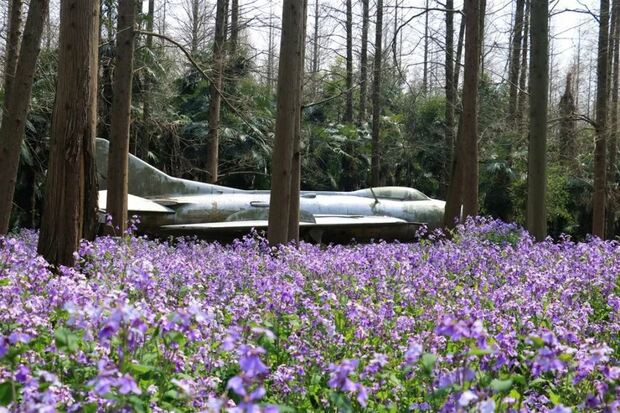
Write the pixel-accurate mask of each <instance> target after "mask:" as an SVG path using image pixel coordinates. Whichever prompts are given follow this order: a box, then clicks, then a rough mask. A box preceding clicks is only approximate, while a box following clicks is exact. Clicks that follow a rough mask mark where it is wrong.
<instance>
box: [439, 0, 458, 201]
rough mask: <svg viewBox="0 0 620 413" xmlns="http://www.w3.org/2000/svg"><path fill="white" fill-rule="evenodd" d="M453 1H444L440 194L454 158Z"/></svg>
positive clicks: (444, 188)
mask: <svg viewBox="0 0 620 413" xmlns="http://www.w3.org/2000/svg"><path fill="white" fill-rule="evenodd" d="M453 10H454V0H446V63H445V66H446V68H445V71H446V115H445V116H446V126H445V131H444V133H445V145H446V148H447V152H448V153H447V156H446V163H445V166H444V177H443V182H444V183H443V184H442V188H443V189H442V192H444V193H445V192H446V191H447V185H448V181H449V179H450V174H451V166H452V158H453V156H454V114H455V110H454V109H455V107H456V85H455V84H454V11H453Z"/></svg>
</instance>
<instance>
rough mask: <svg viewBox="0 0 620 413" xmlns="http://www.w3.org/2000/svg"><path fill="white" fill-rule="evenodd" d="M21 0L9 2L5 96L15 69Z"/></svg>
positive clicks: (20, 18) (19, 31)
mask: <svg viewBox="0 0 620 413" xmlns="http://www.w3.org/2000/svg"><path fill="white" fill-rule="evenodd" d="M23 3H24V2H23V1H22V0H9V22H8V25H9V27H8V36H7V39H6V51H5V58H4V93H5V94H6V93H7V92H8V91H9V90H10V89H11V85H12V84H13V79H14V77H15V69H16V68H17V56H18V53H19V42H20V39H21V29H22V7H23ZM5 113H6V112H5Z"/></svg>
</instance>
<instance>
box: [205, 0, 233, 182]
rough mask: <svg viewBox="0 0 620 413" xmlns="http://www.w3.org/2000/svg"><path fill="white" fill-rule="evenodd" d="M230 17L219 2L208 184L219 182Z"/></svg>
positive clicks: (219, 0)
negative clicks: (228, 20) (225, 64)
mask: <svg viewBox="0 0 620 413" xmlns="http://www.w3.org/2000/svg"><path fill="white" fill-rule="evenodd" d="M227 16H228V0H217V11H216V17H215V38H214V41H213V77H212V79H213V82H212V83H211V87H210V90H209V96H210V102H209V135H208V137H207V162H206V167H205V169H206V171H207V182H209V183H216V182H217V180H218V162H219V146H220V137H219V129H220V106H221V101H222V97H221V95H220V91H221V90H222V84H223V78H224V60H225V57H226V56H225V43H226V20H227Z"/></svg>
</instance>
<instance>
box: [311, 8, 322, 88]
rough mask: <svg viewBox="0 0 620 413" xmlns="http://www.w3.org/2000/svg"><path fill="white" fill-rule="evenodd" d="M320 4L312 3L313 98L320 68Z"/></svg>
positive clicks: (317, 84) (317, 86)
mask: <svg viewBox="0 0 620 413" xmlns="http://www.w3.org/2000/svg"><path fill="white" fill-rule="evenodd" d="M319 13H320V2H319V0H315V1H314V35H313V36H312V93H313V96H312V97H313V98H316V95H317V94H318V92H319V79H318V76H319V69H320V66H321V62H320V57H321V56H320V55H319V21H320V20H319V18H320V14H319Z"/></svg>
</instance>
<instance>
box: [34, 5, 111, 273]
mask: <svg viewBox="0 0 620 413" xmlns="http://www.w3.org/2000/svg"><path fill="white" fill-rule="evenodd" d="M98 24H99V1H98V0H65V1H63V2H61V6H60V42H59V50H60V55H59V59H58V63H59V67H58V83H57V87H56V102H55V105H54V113H53V116H52V126H51V130H50V140H51V151H50V161H49V168H48V176H47V184H46V191H45V207H44V211H43V218H42V222H41V232H40V235H39V245H38V251H39V253H40V254H42V255H43V257H45V258H46V259H47V261H48V262H49V263H50V264H52V265H69V266H72V265H74V264H75V259H74V257H73V252H74V251H76V250H77V249H78V247H79V241H80V237H81V235H82V234H83V231H84V229H85V228H92V227H93V224H91V223H87V222H84V221H85V219H86V218H88V219H91V218H94V214H93V211H95V210H96V202H95V203H94V204H92V203H93V201H96V193H97V192H96V185H95V187H94V188H87V187H86V184H88V185H92V184H93V182H91V180H92V178H93V176H94V174H93V171H94V169H93V168H92V167H93V166H94V159H89V156H92V155H93V153H92V149H93V148H94V141H95V130H96V109H97V89H96V85H95V84H96V79H97V57H98V43H99V41H98V40H99V36H98ZM91 215H92V217H91Z"/></svg>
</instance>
